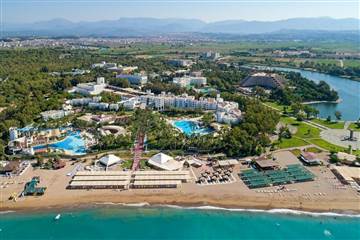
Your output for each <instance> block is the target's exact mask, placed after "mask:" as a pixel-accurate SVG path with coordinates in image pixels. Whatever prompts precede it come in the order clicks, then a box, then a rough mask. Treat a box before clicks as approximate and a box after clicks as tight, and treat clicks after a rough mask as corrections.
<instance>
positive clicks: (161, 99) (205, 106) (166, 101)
mask: <svg viewBox="0 0 360 240" xmlns="http://www.w3.org/2000/svg"><path fill="white" fill-rule="evenodd" d="M139 98H140V102H141V103H143V104H145V105H146V106H148V107H153V108H154V109H156V110H159V111H163V110H165V109H169V108H180V109H201V110H210V111H215V112H216V120H217V121H218V122H219V123H226V124H236V123H238V122H239V121H240V120H241V117H242V113H241V110H240V109H239V107H238V104H237V103H236V102H229V101H224V100H223V99H222V98H221V97H220V96H219V95H218V96H217V97H216V98H199V99H196V98H195V97H194V96H189V95H187V94H183V95H180V96H175V95H173V94H166V93H164V92H163V93H161V94H160V95H154V94H152V93H151V92H148V94H147V95H143V96H140V97H139Z"/></svg>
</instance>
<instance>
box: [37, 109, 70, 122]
mask: <svg viewBox="0 0 360 240" xmlns="http://www.w3.org/2000/svg"><path fill="white" fill-rule="evenodd" d="M69 114H70V111H65V110H50V111H45V112H42V113H40V115H41V117H42V119H43V120H44V121H48V120H51V119H60V118H63V117H65V116H67V115H69Z"/></svg>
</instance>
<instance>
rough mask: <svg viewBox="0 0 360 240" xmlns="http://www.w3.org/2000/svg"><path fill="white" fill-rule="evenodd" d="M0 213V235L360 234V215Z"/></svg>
mask: <svg viewBox="0 0 360 240" xmlns="http://www.w3.org/2000/svg"><path fill="white" fill-rule="evenodd" d="M58 213H59V210H58V211H56V212H46V213H26V214H20V213H11V214H2V215H0V229H1V231H0V239H242V240H247V239H252V240H256V239H266V240H275V239H276V240H278V239H286V240H295V239H299V240H300V239H301V240H306V239H312V240H315V239H316V240H327V239H332V240H335V239H347V240H350V239H360V225H359V224H360V222H359V218H358V217H345V216H344V217H341V216H336V217H335V216H316V215H302V214H300V215H298V214H280V213H267V212H233V211H224V210H199V209H173V208H162V207H156V208H155V207H144V208H124V207H122V208H120V207H118V208H117V207H102V208H95V209H82V210H72V211H69V210H67V211H60V213H61V218H60V219H59V220H57V221H55V220H54V217H55V216H56V215H57V214H58Z"/></svg>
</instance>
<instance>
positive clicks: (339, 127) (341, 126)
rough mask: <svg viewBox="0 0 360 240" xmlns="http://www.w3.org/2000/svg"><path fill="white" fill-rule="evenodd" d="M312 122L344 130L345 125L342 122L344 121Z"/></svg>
mask: <svg viewBox="0 0 360 240" xmlns="http://www.w3.org/2000/svg"><path fill="white" fill-rule="evenodd" d="M311 122H314V123H317V124H320V125H322V126H325V127H328V128H332V129H343V128H344V125H345V122H342V121H340V122H334V121H331V122H328V121H326V120H323V119H318V118H316V119H313V120H311Z"/></svg>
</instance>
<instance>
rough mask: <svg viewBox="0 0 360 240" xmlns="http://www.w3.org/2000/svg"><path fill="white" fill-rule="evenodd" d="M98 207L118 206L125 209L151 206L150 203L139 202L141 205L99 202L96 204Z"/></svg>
mask: <svg viewBox="0 0 360 240" xmlns="http://www.w3.org/2000/svg"><path fill="white" fill-rule="evenodd" d="M95 204H96V205H117V206H124V207H146V206H150V204H149V203H148V202H139V203H114V202H99V203H95Z"/></svg>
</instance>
